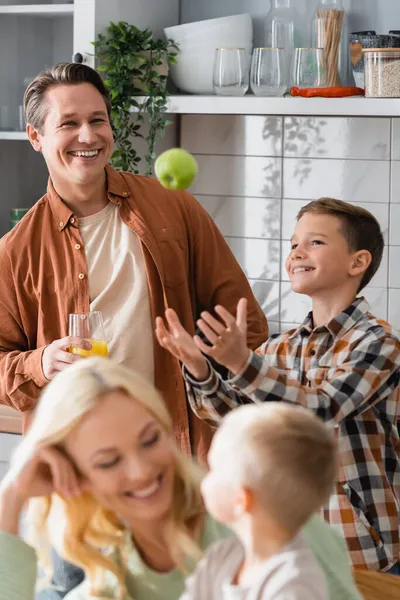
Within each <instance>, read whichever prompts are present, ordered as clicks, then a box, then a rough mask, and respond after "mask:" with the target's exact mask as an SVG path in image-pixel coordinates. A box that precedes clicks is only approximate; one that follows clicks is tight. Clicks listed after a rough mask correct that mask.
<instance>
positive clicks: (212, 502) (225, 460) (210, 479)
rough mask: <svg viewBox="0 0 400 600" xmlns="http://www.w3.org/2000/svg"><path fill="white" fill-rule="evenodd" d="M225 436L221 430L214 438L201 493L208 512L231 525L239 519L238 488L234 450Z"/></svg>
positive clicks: (221, 521)
mask: <svg viewBox="0 0 400 600" xmlns="http://www.w3.org/2000/svg"><path fill="white" fill-rule="evenodd" d="M225 434H226V431H225V430H221V429H220V430H219V431H218V432H217V433H216V434H215V436H214V439H213V442H212V444H211V449H210V451H209V453H208V465H209V471H208V473H207V475H206V476H205V478H204V479H203V481H202V484H201V493H202V496H203V499H204V503H205V506H206V509H207V512H208V513H209V514H210V515H211V516H212V517H213V518H214V519H216V520H217V521H219V522H220V523H224V524H225V525H229V524H231V523H233V522H234V521H235V520H236V518H237V515H236V514H235V513H236V511H235V505H236V496H237V494H238V486H237V485H235V482H234V477H233V471H234V464H233V463H234V461H235V457H234V455H233V448H232V446H231V444H230V443H229V441H228V440H227V438H226V435H225ZM226 442H228V444H226Z"/></svg>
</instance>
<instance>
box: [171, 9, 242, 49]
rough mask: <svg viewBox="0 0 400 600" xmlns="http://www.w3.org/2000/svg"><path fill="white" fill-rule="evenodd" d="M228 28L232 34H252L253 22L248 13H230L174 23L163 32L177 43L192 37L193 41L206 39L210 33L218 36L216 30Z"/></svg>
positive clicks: (221, 30) (220, 30)
mask: <svg viewBox="0 0 400 600" xmlns="http://www.w3.org/2000/svg"><path fill="white" fill-rule="evenodd" d="M226 30H229V31H230V32H231V33H233V34H234V35H239V34H240V33H244V34H245V35H246V34H247V35H248V34H249V32H250V37H252V36H253V24H252V20H251V17H250V15H249V14H247V13H245V14H241V15H231V16H229V17H220V18H219V19H207V20H205V21H196V22H194V23H184V24H183V25H175V26H173V27H166V28H165V29H164V33H165V35H166V37H167V38H168V39H172V40H174V41H176V42H178V43H179V41H180V40H184V39H193V41H195V40H196V38H197V41H198V40H199V38H200V37H201V38H202V39H207V38H208V36H210V35H215V37H218V31H219V32H220V33H221V34H222V32H224V31H226Z"/></svg>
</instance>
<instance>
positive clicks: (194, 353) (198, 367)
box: [156, 308, 209, 381]
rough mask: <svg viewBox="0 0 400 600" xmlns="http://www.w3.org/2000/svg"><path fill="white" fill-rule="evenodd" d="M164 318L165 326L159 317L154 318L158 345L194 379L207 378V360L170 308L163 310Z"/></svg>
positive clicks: (201, 379)
mask: <svg viewBox="0 0 400 600" xmlns="http://www.w3.org/2000/svg"><path fill="white" fill-rule="evenodd" d="M165 320H166V322H167V327H166V326H165V324H164V321H163V319H162V318H161V317H157V318H156V336H157V339H158V343H159V344H160V346H162V347H163V348H165V349H166V350H168V351H169V352H170V353H171V354H172V355H173V356H175V358H177V359H178V360H180V361H181V363H183V364H184V365H185V367H186V369H187V370H188V371H189V373H191V374H192V375H193V377H194V378H195V379H198V380H199V381H204V380H205V379H207V377H208V376H209V369H208V364H207V360H206V359H205V358H204V356H203V355H202V353H201V352H200V350H199V349H198V348H197V346H196V344H195V343H194V340H193V338H192V336H191V335H190V333H188V332H187V331H186V329H185V328H184V327H183V326H182V324H181V322H180V321H179V317H178V315H177V314H176V312H175V311H174V310H173V309H172V308H168V309H167V310H166V311H165Z"/></svg>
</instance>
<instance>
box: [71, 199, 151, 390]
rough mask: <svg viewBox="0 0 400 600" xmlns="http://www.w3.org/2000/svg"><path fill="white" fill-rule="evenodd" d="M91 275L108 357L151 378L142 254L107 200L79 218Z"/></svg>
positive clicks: (92, 299) (93, 300)
mask: <svg viewBox="0 0 400 600" xmlns="http://www.w3.org/2000/svg"><path fill="white" fill-rule="evenodd" d="M79 231H80V234H81V236H82V240H83V243H84V246H85V253H86V261H87V265H88V273H89V294H90V310H91V311H94V310H99V311H101V312H102V314H103V320H104V328H105V334H106V341H107V344H108V349H109V355H110V358H112V359H113V360H115V361H116V362H118V363H123V364H124V365H125V366H127V367H129V368H131V369H134V370H135V371H138V372H139V373H141V374H142V375H143V376H145V377H146V378H147V379H149V380H150V381H152V382H154V354H153V350H154V349H153V333H152V330H153V326H152V319H151V311H150V301H149V290H148V284H147V277H146V269H145V263H144V258H143V253H142V250H141V247H140V243H139V240H138V238H137V236H136V235H135V233H134V232H133V231H131V230H130V229H129V227H127V226H126V225H125V223H124V222H123V221H122V219H121V218H120V215H119V210H118V207H117V206H116V205H115V204H113V203H112V202H110V203H109V204H108V205H107V206H106V207H105V208H104V209H103V210H101V211H100V212H98V213H96V214H94V215H91V216H90V217H81V218H80V219H79Z"/></svg>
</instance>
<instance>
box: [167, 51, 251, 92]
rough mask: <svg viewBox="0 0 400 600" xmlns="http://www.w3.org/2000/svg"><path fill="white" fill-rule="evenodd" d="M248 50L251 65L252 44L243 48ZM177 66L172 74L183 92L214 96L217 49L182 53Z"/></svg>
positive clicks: (172, 69)
mask: <svg viewBox="0 0 400 600" xmlns="http://www.w3.org/2000/svg"><path fill="white" fill-rule="evenodd" d="M243 47H244V48H246V52H247V57H248V61H249V63H250V57H251V51H252V43H250V44H247V45H246V46H243ZM176 58H177V61H178V62H177V64H176V65H171V67H170V74H171V79H172V81H173V82H174V84H175V85H176V86H177V87H178V88H179V89H180V90H181V91H182V92H188V93H189V94H213V93H214V90H213V70H214V58H215V48H204V49H202V50H199V49H197V50H193V51H192V52H190V51H184V52H180V53H179V54H178V56H177V57H176Z"/></svg>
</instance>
